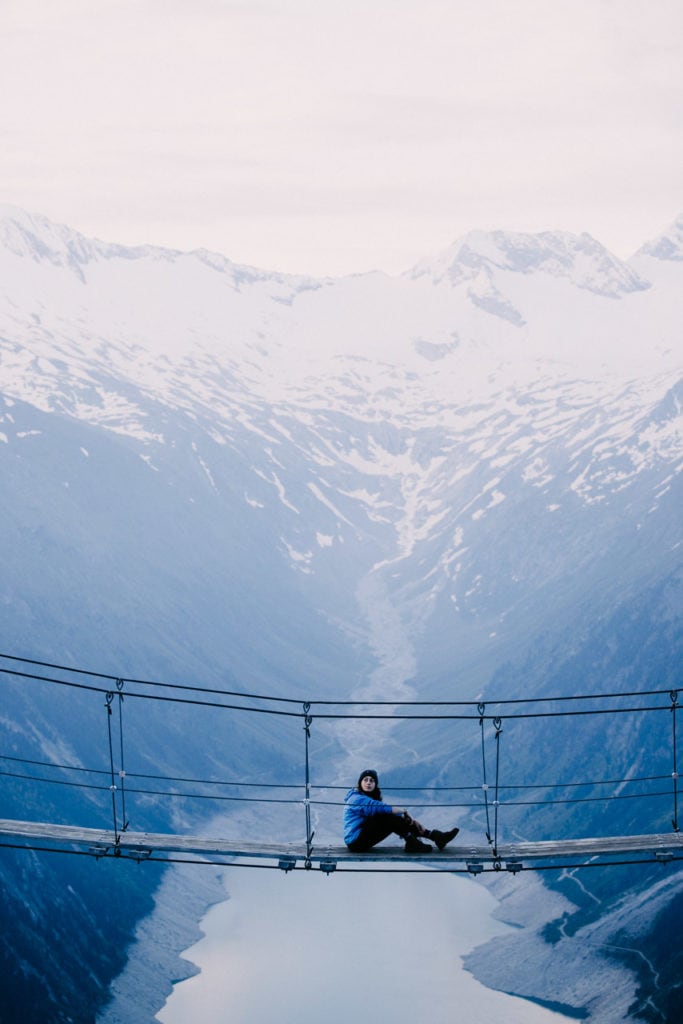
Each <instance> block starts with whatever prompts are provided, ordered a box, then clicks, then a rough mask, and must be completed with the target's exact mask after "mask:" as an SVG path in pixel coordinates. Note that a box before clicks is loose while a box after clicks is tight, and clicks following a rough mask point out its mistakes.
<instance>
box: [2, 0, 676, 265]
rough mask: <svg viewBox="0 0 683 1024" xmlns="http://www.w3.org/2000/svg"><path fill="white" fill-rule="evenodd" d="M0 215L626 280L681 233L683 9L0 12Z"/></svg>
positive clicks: (80, 8) (103, 0)
mask: <svg viewBox="0 0 683 1024" xmlns="http://www.w3.org/2000/svg"><path fill="white" fill-rule="evenodd" d="M0 29H1V31H0V95H2V97H3V99H2V104H1V106H0V202H7V203H13V204H16V205H18V206H21V207H24V208H25V209H28V210H30V211H31V212H38V213H44V214H46V215H47V216H48V217H50V218H51V219H53V220H57V221H61V222H64V223H67V224H70V225H71V226H72V227H74V228H77V229H78V230H80V231H82V232H84V233H85V234H88V235H95V236H97V237H100V238H103V239H105V240H107V241H115V242H121V243H123V244H139V243H153V244H157V245H164V246H169V247H173V248H179V249H193V248H200V247H204V248H209V249H213V250H216V251H218V252H222V253H224V254H225V255H226V256H228V257H229V258H231V259H233V260H235V261H237V262H241V263H251V264H254V265H256V266H260V267H265V268H271V269H278V270H285V271H290V272H304V273H313V274H342V273H351V272H354V271H364V270H369V269H373V268H378V269H383V270H387V271H389V272H392V273H393V272H398V271H401V270H404V269H406V268H407V267H409V266H411V265H412V264H414V263H416V262H417V261H418V260H419V259H420V258H422V257H423V256H427V255H430V254H432V253H436V252H438V251H439V250H441V249H444V248H445V247H447V246H448V245H449V244H450V243H451V242H453V241H454V240H455V239H456V238H458V237H460V236H461V235H463V234H464V233H465V232H467V231H469V230H470V229H472V228H484V229H489V228H498V227H500V228H504V229H508V230H520V231H540V230H545V229H549V230H554V229H562V230H567V231H573V232H580V231H588V232H590V233H591V234H592V235H594V236H595V237H597V238H598V239H599V240H600V241H602V242H604V244H606V245H607V246H609V247H610V248H611V249H612V250H613V251H614V252H615V253H616V254H617V255H619V256H622V257H627V256H629V255H631V253H632V252H633V251H634V250H635V249H636V248H637V247H638V246H639V245H640V244H641V243H642V242H644V241H646V240H647V239H649V238H651V237H652V236H654V235H656V234H658V233H659V232H660V231H662V230H664V229H665V228H666V227H667V226H668V225H669V224H670V222H671V221H673V219H674V218H675V217H676V216H677V215H678V214H679V213H680V212H682V211H683V131H682V128H683V124H682V117H681V95H682V85H683V59H682V58H683V52H682V47H681V41H682V38H683V4H681V3H680V0H0Z"/></svg>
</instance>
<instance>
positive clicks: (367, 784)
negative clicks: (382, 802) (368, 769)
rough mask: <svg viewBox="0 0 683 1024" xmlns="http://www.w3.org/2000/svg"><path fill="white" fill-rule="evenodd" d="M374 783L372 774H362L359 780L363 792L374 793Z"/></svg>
mask: <svg viewBox="0 0 683 1024" xmlns="http://www.w3.org/2000/svg"><path fill="white" fill-rule="evenodd" d="M376 785H377V783H376V782H375V780H374V779H373V777H372V775H364V776H363V778H362V779H361V780H360V788H361V789H362V790H363V792H364V793H374V791H375V787H376Z"/></svg>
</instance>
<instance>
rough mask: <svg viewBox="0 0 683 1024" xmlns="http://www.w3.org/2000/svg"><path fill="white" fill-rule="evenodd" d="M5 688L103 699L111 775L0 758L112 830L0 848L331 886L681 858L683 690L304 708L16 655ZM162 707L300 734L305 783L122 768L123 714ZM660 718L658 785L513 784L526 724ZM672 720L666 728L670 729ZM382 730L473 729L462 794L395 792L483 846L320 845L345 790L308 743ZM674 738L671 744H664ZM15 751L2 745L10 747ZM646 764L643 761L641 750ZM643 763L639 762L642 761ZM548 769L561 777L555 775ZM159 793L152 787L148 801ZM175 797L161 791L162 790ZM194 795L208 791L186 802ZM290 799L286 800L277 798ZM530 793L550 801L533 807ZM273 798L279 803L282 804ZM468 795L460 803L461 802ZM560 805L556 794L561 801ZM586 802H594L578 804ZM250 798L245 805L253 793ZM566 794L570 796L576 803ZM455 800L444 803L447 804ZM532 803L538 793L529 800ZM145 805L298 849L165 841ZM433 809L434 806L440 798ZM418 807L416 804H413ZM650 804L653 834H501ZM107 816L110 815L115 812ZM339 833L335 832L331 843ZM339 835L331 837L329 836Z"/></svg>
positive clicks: (73, 830)
mask: <svg viewBox="0 0 683 1024" xmlns="http://www.w3.org/2000/svg"><path fill="white" fill-rule="evenodd" d="M0 679H4V680H5V681H6V682H7V683H8V684H9V683H11V684H12V685H13V686H14V687H15V688H16V687H26V686H29V685H32V684H36V685H38V686H44V687H48V690H49V692H54V690H53V688H57V687H58V688H61V689H62V692H64V689H66V690H67V691H70V692H71V693H73V692H74V691H80V693H81V694H82V695H83V696H84V697H87V699H89V697H88V695H94V697H95V698H97V699H99V700H101V704H102V707H103V708H104V715H105V718H106V726H105V727H104V728H103V729H102V737H103V740H102V745H103V750H104V753H105V761H104V762H103V764H104V766H100V767H91V768H86V767H83V766H82V765H80V764H73V763H63V762H58V761H56V760H43V759H37V758H35V757H33V758H29V757H24V756H20V752H19V751H17V750H16V749H13V750H12V752H11V753H10V752H9V750H5V751H0V775H1V776H4V777H5V780H6V783H5V784H6V785H7V786H9V785H11V780H13V779H14V780H22V784H26V783H35V784H36V785H47V786H49V785H56V786H70V787H74V786H76V787H79V788H83V789H85V790H87V791H89V792H90V795H91V796H92V797H93V798H94V799H95V801H96V803H97V802H98V810H99V817H102V813H103V812H104V811H105V810H106V813H107V815H108V817H109V819H110V820H109V822H108V824H107V825H106V827H102V826H101V825H97V826H93V825H87V826H85V825H76V824H63V823H57V822H50V821H48V822H45V821H27V820H20V819H18V818H15V817H12V818H0V846H4V847H9V848H14V849H19V850H21V849H25V850H32V851H40V852H58V853H68V854H72V855H80V856H88V857H95V858H98V859H99V858H109V857H112V858H124V859H130V860H135V861H137V862H145V861H172V862H177V861H182V862H191V863H198V864H202V863H211V864H217V863H218V864H231V865H239V866H244V867H252V868H254V867H270V868H276V869H280V870H282V871H284V872H289V871H292V870H311V869H312V868H316V869H319V870H321V871H323V872H325V873H326V874H331V873H332V872H334V871H340V870H361V871H386V870H391V871H410V872H415V871H423V872H434V871H437V872H443V871H447V872H449V873H469V874H472V875H477V874H480V873H482V872H484V871H498V872H500V871H507V872H511V873H513V874H514V873H517V872H520V871H524V870H537V871H538V870H558V869H561V868H578V867H607V866H612V865H618V864H622V865H623V864H647V863H657V862H658V863H660V864H668V863H671V862H674V861H680V860H683V837H682V836H681V832H680V830H679V826H678V792H679V791H678V780H679V773H678V767H677V763H678V762H677V712H678V711H679V709H680V703H679V693H678V690H671V689H660V690H648V691H640V692H636V691H630V692H627V693H599V694H585V695H575V696H565V697H542V698H526V699H521V698H520V699H515V700H499V701H490V700H487V701H486V702H484V701H418V700H415V701H391V702H383V701H354V700H347V701H334V700H315V701H314V700H298V699H296V698H287V697H274V696H269V695H264V694H255V693H244V692H238V691H230V690H227V689H220V688H210V687H204V686H198V685H191V684H177V683H166V682H159V681H154V680H141V679H125V678H122V677H117V676H113V675H107V674H104V673H97V672H91V671H89V670H86V669H81V668H70V667H67V666H61V665H55V664H51V663H48V662H40V661H35V660H30V659H25V658H19V657H15V656H13V655H7V654H0ZM135 701H145V702H146V701H154V702H163V703H164V704H166V705H180V706H181V707H183V708H184V709H186V710H189V709H192V708H197V707H205V708H209V709H211V710H212V712H215V711H218V710H220V711H221V712H225V713H226V714H230V715H240V714H252V715H254V714H259V715H266V716H269V717H271V718H272V717H276V718H277V719H278V720H280V721H282V720H285V719H286V720H289V721H290V722H293V723H294V724H295V725H296V726H297V727H299V726H300V731H299V729H298V728H297V732H298V734H299V737H300V740H301V751H300V755H301V778H300V779H299V780H297V781H295V782H293V783H283V782H281V781H270V780H267V781H261V782H256V781H250V780H244V779H239V780H235V779H232V780H223V779H216V778H215V777H211V778H207V777H203V778H190V777H179V776H173V775H161V774H158V775H150V774H146V773H142V772H131V771H128V770H127V769H126V757H127V755H128V754H129V753H130V751H129V750H128V749H127V740H126V733H125V729H124V705H125V704H126V702H130V703H132V702H135ZM622 716H624V717H628V718H629V720H632V719H634V718H640V716H651V718H652V720H653V721H656V722H657V723H658V728H657V730H656V731H657V741H656V743H655V744H654V745H653V749H652V750H651V751H649V752H647V756H648V759H649V760H652V761H653V762H656V763H655V764H654V769H653V771H652V772H651V773H649V774H646V775H637V776H636V775H635V774H633V773H632V772H626V773H625V774H624V775H623V777H618V778H607V779H603V778H598V779H595V778H592V779H589V780H584V781H580V780H576V779H572V780H569V781H567V780H561V779H551V780H548V779H547V778H544V779H543V781H534V782H525V783H524V784H514V783H510V782H507V781H506V780H505V778H504V772H503V767H502V758H501V747H502V736H503V732H504V728H506V727H508V726H513V725H515V726H519V725H522V724H524V723H529V722H533V723H539V722H540V723H543V722H549V721H556V722H557V721H562V720H569V719H574V720H578V721H579V722H581V721H583V722H585V721H587V720H590V721H593V722H594V721H599V720H608V721H611V722H614V721H615V720H616V719H619V718H622ZM665 716H666V718H665ZM369 720H374V721H377V722H378V723H379V722H385V723H391V725H392V727H394V726H396V725H398V724H402V723H418V724H420V723H422V724H425V723H435V722H440V723H445V724H446V725H447V726H448V727H449V728H452V727H454V726H455V725H456V724H458V725H459V726H461V727H462V728H463V729H466V730H469V731H470V734H471V732H472V730H477V731H478V733H479V736H478V738H477V742H476V743H472V744H471V749H472V750H473V751H474V750H475V749H476V752H477V775H478V778H477V781H476V782H472V783H468V784H464V785H457V786H455V785H430V786H424V787H405V786H400V785H399V786H397V787H393V786H392V792H394V791H401V790H403V791H408V792H411V793H420V794H422V800H420V801H419V802H418V803H417V804H415V803H413V804H410V805H409V806H411V807H415V806H419V807H421V808H425V809H430V811H431V809H432V808H442V809H446V808H447V809H448V812H449V814H453V813H454V811H455V810H456V809H466V810H467V812H468V813H470V814H472V815H474V817H476V818H478V819H480V820H481V822H482V832H483V834H482V836H481V839H478V838H477V835H476V834H474V835H471V834H470V833H469V832H468V836H467V839H466V840H462V839H461V841H460V842H453V843H452V844H451V845H449V846H448V847H447V848H446V849H445V850H442V851H438V850H434V851H433V852H432V853H420V854H418V855H416V854H412V853H406V852H404V851H403V849H402V848H399V847H396V846H392V845H391V844H390V843H387V844H386V845H380V846H377V847H375V848H373V850H371V851H370V852H367V853H353V852H351V851H350V850H349V849H348V848H347V847H346V846H343V845H339V844H337V843H336V842H333V841H330V839H329V837H328V839H320V838H319V835H316V832H317V831H318V828H317V826H316V827H314V820H313V817H314V815H319V814H320V813H321V812H322V811H323V810H325V809H328V810H329V809H334V811H333V813H334V814H336V815H337V832H338V830H339V818H340V808H341V807H343V800H340V799H336V798H335V794H336V792H337V791H339V790H343V791H346V789H348V788H349V787H348V786H343V787H341V786H338V785H331V784H326V783H321V782H319V781H317V779H316V778H315V777H314V772H313V764H312V751H311V736H312V731H313V729H314V726H315V725H317V724H322V723H328V724H334V723H340V722H358V721H364V722H367V721H369ZM665 735H666V737H667V741H666V743H664V742H663V740H662V737H664V736H665ZM5 742H7V740H6V741H5ZM641 754H642V751H641ZM641 759H642V758H641ZM547 768H548V770H550V769H551V768H552V766H551V765H548V766H547ZM151 784H153V785H154V786H156V787H157V788H154V789H149V788H148V787H149V785H151ZM164 785H165V786H168V787H171V788H167V789H163V788H158V787H159V786H164ZM187 785H192V786H193V787H197V788H198V789H199V790H200V791H199V792H198V791H196V789H195V790H192V791H190V790H187V788H183V787H187ZM283 790H284V791H287V792H286V795H284V796H283V795H281V794H282V791H283ZM529 791H541V792H542V793H549V794H550V795H549V796H540V797H539V798H534V799H530V798H529ZM274 793H275V794H276V795H273V794H274ZM454 793H456V794H458V795H459V799H458V800H453V794H454ZM558 793H559V794H560V795H559V796H558ZM583 793H587V794H588V795H578V794H583ZM245 794H246V795H245ZM567 794H569V795H567ZM444 795H445V796H446V797H447V801H446V802H441V801H442V797H443V796H444ZM532 796H533V793H532ZM140 798H144V799H145V800H146V801H149V800H150V799H152V800H156V801H161V800H163V799H165V798H172V799H174V800H179V799H182V800H188V801H198V800H213V801H226V800H227V801H232V802H234V801H239V802H240V803H244V804H247V805H250V806H251V805H254V806H260V807H261V809H262V808H263V806H264V805H272V804H277V805H280V808H279V809H280V810H281V809H283V805H286V807H287V810H288V811H291V812H292V813H293V814H295V815H297V816H300V824H299V826H297V828H298V831H299V835H300V838H297V839H295V840H282V841H277V840H274V839H273V838H272V837H270V838H269V840H268V841H266V842H257V841H254V840H253V839H251V840H250V839H246V838H245V837H244V836H237V837H216V836H213V837H212V836H208V835H199V834H188V835H178V834H170V833H166V832H150V831H142V830H140V831H138V830H135V829H134V828H133V827H132V825H131V818H133V817H134V815H133V814H131V804H132V803H134V802H135V800H136V799H140ZM435 798H436V799H435ZM412 799H414V798H412ZM623 800H631V801H639V802H641V801H642V802H645V804H646V805H647V806H648V807H650V808H651V807H652V805H653V803H656V804H657V806H658V807H659V806H662V805H667V804H668V808H669V813H667V811H666V810H663V811H662V812H659V811H658V812H657V813H656V814H654V815H653V814H652V813H649V815H648V820H650V821H652V820H657V819H658V818H659V819H661V820H662V824H664V822H665V821H666V818H667V817H668V818H669V821H667V822H666V824H667V826H669V824H670V827H667V828H666V830H662V831H657V832H655V831H651V832H647V833H645V834H628V835H600V836H588V837H575V838H567V837H564V838H560V839H547V838H543V839H537V840H527V839H516V840H515V841H509V840H508V839H507V838H503V835H502V821H501V818H502V815H503V813H504V811H505V810H506V808H514V807H520V806H527V807H528V806H536V807H539V808H542V807H548V808H555V807H557V806H558V805H560V806H562V805H564V806H568V805H571V804H578V803H589V802H590V803H597V804H604V805H606V806H609V805H611V804H613V803H615V802H617V801H623ZM107 809H108V810H107ZM329 831H330V830H329V829H328V832H329ZM332 831H334V829H333V830H332Z"/></svg>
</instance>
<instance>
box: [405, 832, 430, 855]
mask: <svg viewBox="0 0 683 1024" xmlns="http://www.w3.org/2000/svg"><path fill="white" fill-rule="evenodd" d="M431 850H432V848H431V846H430V845H429V843H423V842H422V841H421V840H420V839H418V838H417V836H406V845H405V851H406V853H431Z"/></svg>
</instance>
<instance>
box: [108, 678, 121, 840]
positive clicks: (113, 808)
mask: <svg viewBox="0 0 683 1024" xmlns="http://www.w3.org/2000/svg"><path fill="white" fill-rule="evenodd" d="M113 700H114V694H113V693H112V692H111V691H109V692H108V693H107V695H106V697H105V700H104V706H105V707H106V709H107V732H108V734H109V768H110V771H111V785H110V786H109V790H110V792H111V811H112V817H113V819H114V846H115V849H116V851H117V852H118V850H119V840H120V838H121V837H120V835H119V825H118V820H117V817H116V779H115V777H114V746H113V743H112V736H111V716H112V710H111V705H112V701H113Z"/></svg>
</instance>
